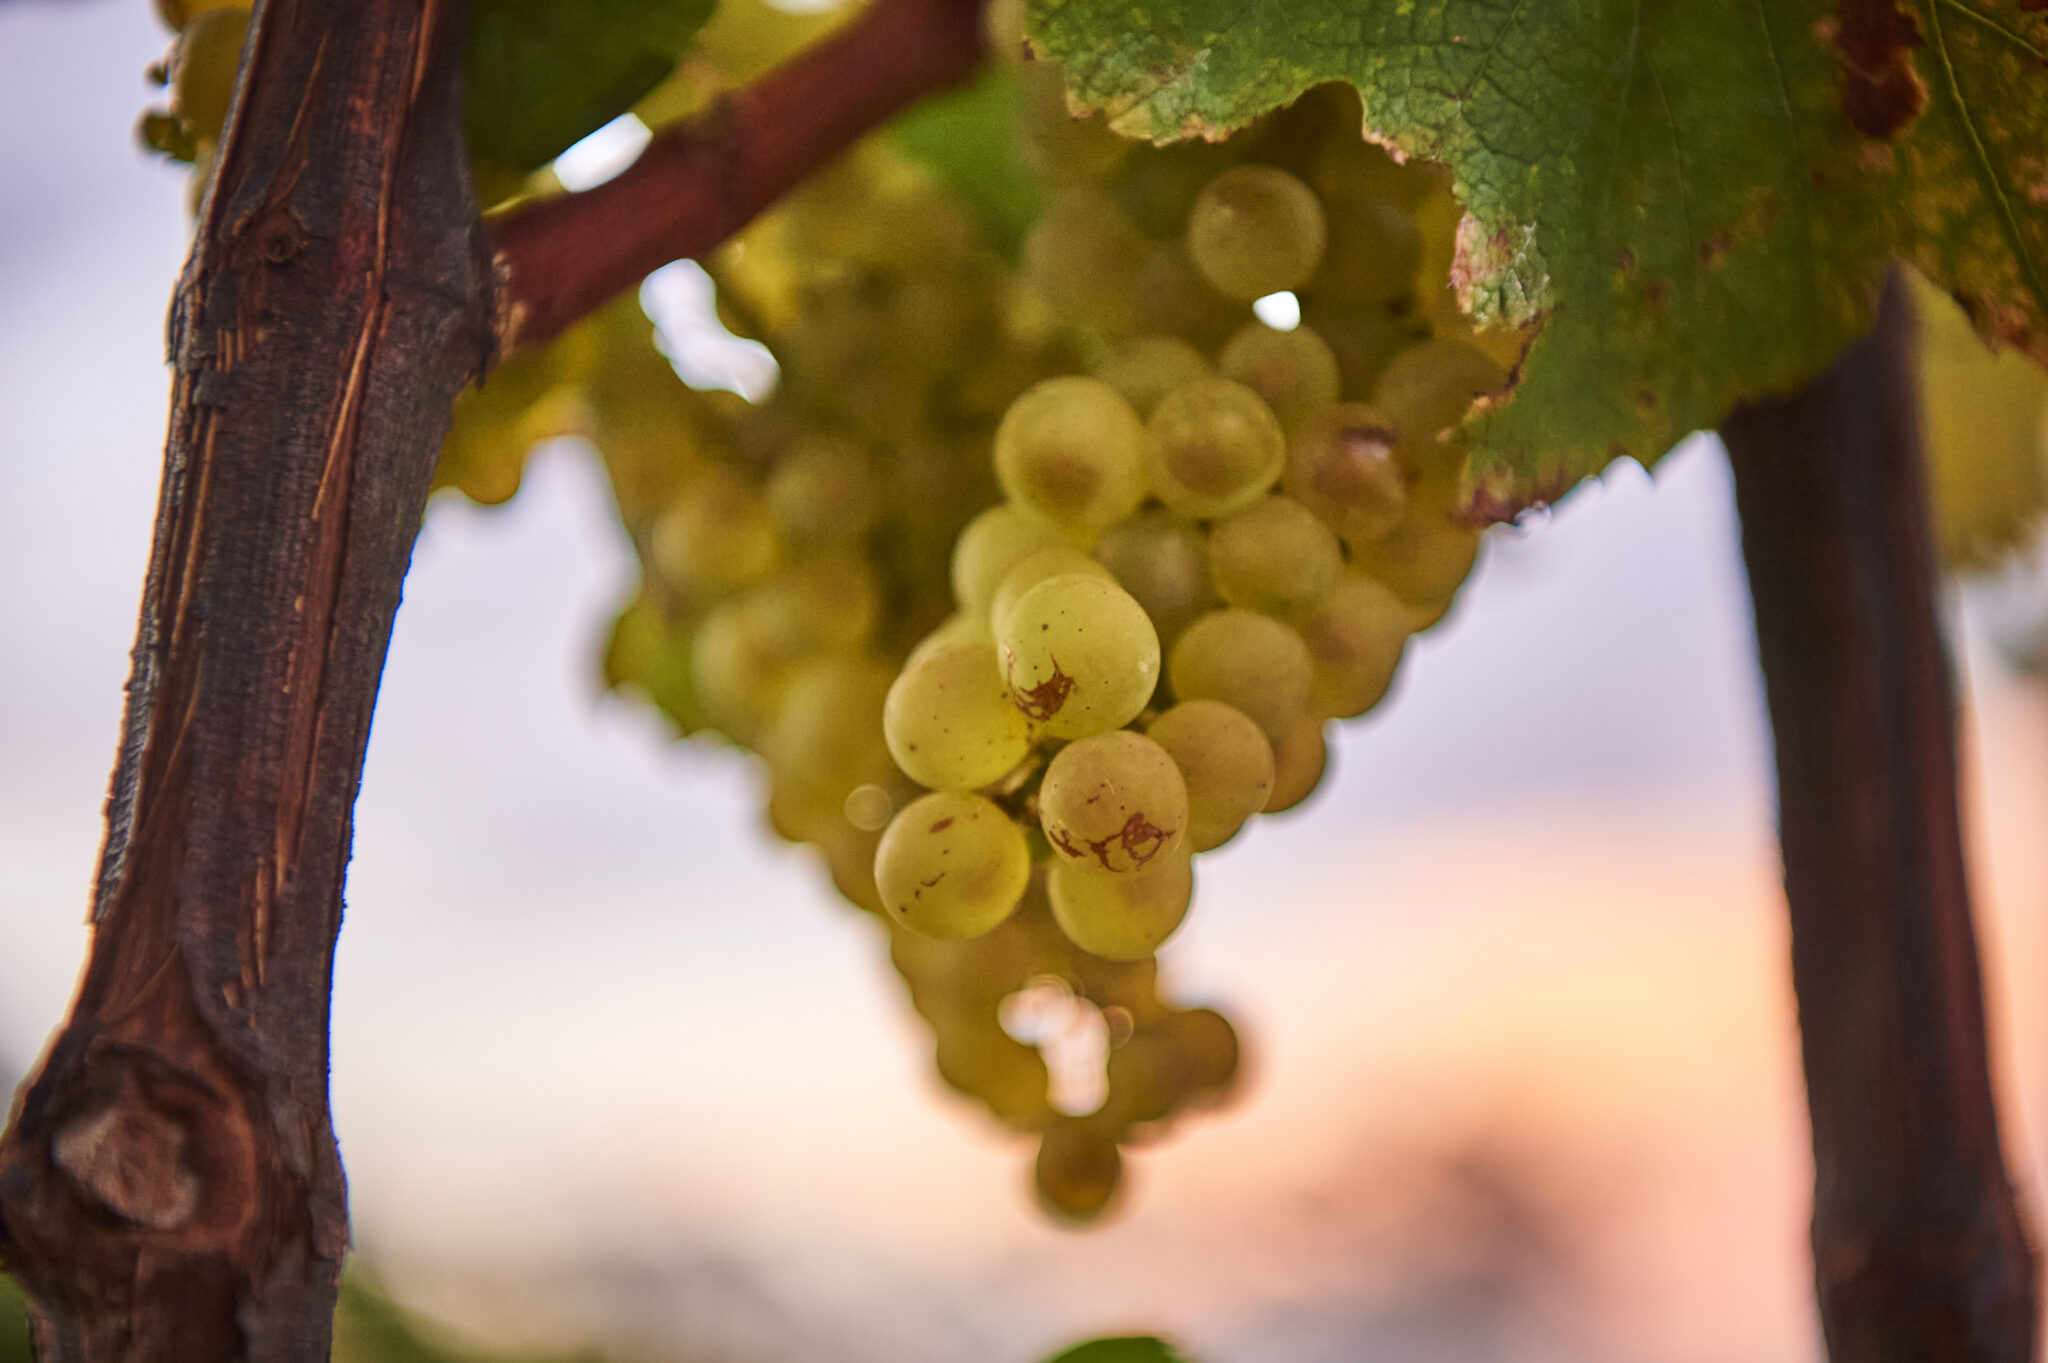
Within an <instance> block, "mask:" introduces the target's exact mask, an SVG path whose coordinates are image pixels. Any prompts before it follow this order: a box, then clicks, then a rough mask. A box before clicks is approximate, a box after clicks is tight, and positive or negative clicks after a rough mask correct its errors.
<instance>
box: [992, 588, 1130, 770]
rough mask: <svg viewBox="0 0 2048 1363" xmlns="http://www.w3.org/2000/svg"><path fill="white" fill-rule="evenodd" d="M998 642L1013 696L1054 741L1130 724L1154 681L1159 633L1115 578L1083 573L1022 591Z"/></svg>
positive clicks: (1005, 678) (1004, 621)
mask: <svg viewBox="0 0 2048 1363" xmlns="http://www.w3.org/2000/svg"><path fill="white" fill-rule="evenodd" d="M996 646H997V648H998V650H999V651H1000V654H1001V657H1002V662H1003V679H1004V680H1005V681H1006V682H1007V683H1008V684H1009V687H1010V698H1011V699H1012V700H1013V701H1014V702H1015V703H1016V706H1017V708H1018V709H1019V710H1022V711H1023V712H1024V714H1025V716H1026V717H1027V718H1029V719H1031V720H1033V721H1035V722H1036V723H1038V724H1039V725H1040V726H1042V727H1043V728H1044V730H1045V732H1046V733H1048V734H1050V735H1052V736H1053V737H1055V738H1085V737H1087V736H1088V735H1090V734H1099V733H1103V732H1105V731H1107V730H1110V729H1116V728H1120V727H1121V726H1123V725H1125V724H1128V723H1130V722H1131V720H1133V719H1135V718H1137V715H1138V712H1139V711H1141V710H1143V709H1144V708H1145V705H1146V703H1147V702H1148V701H1150V700H1151V699H1152V690H1153V688H1154V687H1155V686H1156V685H1158V682H1159V636H1158V635H1157V634H1156V633H1154V632H1153V629H1152V622H1151V620H1149V619H1147V618H1146V615H1145V608H1144V607H1143V606H1141V605H1139V604H1138V603H1137V602H1136V601H1134V600H1132V598H1131V594H1130V593H1129V592H1126V591H1125V590H1124V589H1123V588H1121V587H1119V586H1117V585H1116V583H1114V582H1105V581H1103V580H1102V579H1101V578H1098V577H1091V576H1087V575H1084V574H1081V573H1065V574H1062V575H1060V576H1058V577H1050V578H1047V579H1046V580H1045V581H1043V582H1041V583H1039V584H1038V585H1037V586H1035V587H1033V588H1032V589H1031V590H1030V591H1028V592H1026V593H1024V595H1023V596H1022V597H1020V598H1019V599H1018V601H1017V604H1016V605H1015V606H1014V607H1012V608H1011V610H1010V612H1009V614H1008V615H1007V616H1005V617H1004V619H1003V621H1002V624H1001V625H1000V627H999V628H998V629H997V631H996Z"/></svg>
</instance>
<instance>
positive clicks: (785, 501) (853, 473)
mask: <svg viewBox="0 0 2048 1363" xmlns="http://www.w3.org/2000/svg"><path fill="white" fill-rule="evenodd" d="M768 508H769V510H770V511H771V512H772V513H773V514H774V517H775V523H776V524H777V525H778V526H779V527H780V528H781V530H782V535H783V538H784V539H785V540H787V541H788V542H789V543H790V544H793V545H797V546H799V547H802V548H805V549H818V548H835V547H851V546H857V545H859V544H860V543H861V542H862V540H864V539H865V538H866V536H867V533H868V531H869V529H870V528H872V527H873V525H874V523H875V517H876V514H877V512H878V510H879V508H878V506H877V505H876V499H875V476H874V469H873V467H872V465H871V463H870V461H869V459H868V456H867V453H866V451H864V450H862V449H861V447H860V446H859V445H858V444H857V443H855V442H854V441H852V440H850V439H848V438H846V437H844V436H836V435H814V436H807V437H805V438H802V439H800V440H798V441H797V442H796V444H795V445H793V446H792V447H791V448H790V449H789V450H788V451H787V452H786V453H785V454H784V455H783V456H782V457H781V458H780V459H779V460H778V461H777V462H776V465H775V472H774V473H773V474H772V475H771V476H770V477H769V479H768Z"/></svg>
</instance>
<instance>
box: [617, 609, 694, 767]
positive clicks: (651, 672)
mask: <svg viewBox="0 0 2048 1363" xmlns="http://www.w3.org/2000/svg"><path fill="white" fill-rule="evenodd" d="M695 642H696V640H695V636H694V635H693V634H692V632H691V630H690V628H689V625H688V624H686V623H685V622H682V621H677V620H670V619H668V618H666V617H665V616H664V615H663V613H662V611H661V609H660V607H659V606H658V605H656V603H655V602H654V601H652V600H651V599H650V598H648V597H647V596H646V595H645V594H641V595H637V596H635V597H634V598H633V599H632V600H631V601H630V602H628V603H627V604H626V606H625V608H624V609H622V610H621V611H620V612H619V618H618V619H617V620H616V621H614V622H613V624H612V634H611V638H610V639H609V640H608V641H607V642H606V644H605V650H604V680H605V685H606V686H608V687H612V688H619V687H624V686H635V687H638V688H639V689H640V690H641V691H643V692H644V693H645V694H646V696H647V699H648V700H650V701H652V702H653V703H654V706H655V708H657V709H658V710H660V711H661V712H662V713H663V714H665V715H667V716H668V717H669V719H670V720H671V721H673V722H674V724H675V726H676V728H678V729H680V730H681V731H682V732H683V733H686V734H687V733H694V732H695V731H696V730H698V729H701V728H703V727H704V723H705V714H704V709H703V706H701V705H700V704H699V703H698V701H697V694H696V688H695V686H694V685H693V683H692V681H691V676H690V673H691V654H692V650H693V648H694V645H695Z"/></svg>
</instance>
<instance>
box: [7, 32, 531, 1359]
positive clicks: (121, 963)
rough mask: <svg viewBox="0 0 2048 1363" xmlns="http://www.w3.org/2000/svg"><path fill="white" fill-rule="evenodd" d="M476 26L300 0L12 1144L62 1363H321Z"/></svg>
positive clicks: (473, 301)
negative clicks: (355, 997)
mask: <svg viewBox="0 0 2048 1363" xmlns="http://www.w3.org/2000/svg"><path fill="white" fill-rule="evenodd" d="M461 20H462V7H461V3H460V0H264V2H263V3H261V4H259V5H258V7H257V9H256V11H255V15H254V19H253V29H252V33H251V37H250V40H249V46H248V52H247V56H246V57H245V59H244V66H243V71H242V74H241V77H240V82H239V86H238V93H237V95H236V101H235V109H234V112H233V115H232V118H231V123H230V127H229V130H228V134H227V137H226V139H225V142H224V143H223V146H222V151H221V155H220V159H219V163H218V169H217V171H216V175H215V178H214V180H213V182H212V185H211V187H210V189H209V191H208V194H207V199H206V204H205V207H204V209H203V213H202V219H201V222H200V225H199V231H198V234H197V238H196V240H195V242H194V245H193V250H192V255H191V258H190V260H189V261H188V263H187V265H186V269H185V274H184V277H183V279H182V280H181V282H180V285H179V289H178V294H177V298H176V300H175V303H174V306H173V313H172V330H173V337H172V349H173V357H174V359H175V362H176V380H175V384H174V387H173V392H172V406H171V417H170V433H169V439H168V444H167V448H166V452H165V464H164V481H163V491H162V498H161V501H160V503H159V506H158V510H157V522H156V539H155V547H154V551H153V553H152V555H151V558H150V565H149V576H148V580H147V582H146V583H145V585H144V589H143V601H142V619H141V623H140V626H139V630H138V637H137V641H136V646H135V660H134V674H133V677H132V679H131V680H130V682H129V689H128V709H127V715H126V720H125V732H124V734H123V738H122V744H121V749H120V754H119V759H118V765H117V767H116V769H115V773H114V782H113V789H112V793H111V795H110V796H109V799H108V829H107V841H106V846H105V849H104V851H103V853H102V858H101V867H100V877H99V884H98V889H97V893H96V895H95V899H94V904H93V927H94V933H93V944H92V953H91V957H90V959H89V961H88V963H87V966H86V971H85V975H84V978H83V980H82V982H81V984H80V987H79V993H78V996H77V998H76V1000H75V1001H74V1003H73V1005H72V1011H71V1015H70V1017H69V1019H68V1020H67V1021H66V1023H65V1025H64V1028H63V1030H62V1032H61V1033H60V1034H59V1036H58V1038H57V1040H56V1042H55V1043H54V1044H53V1046H52V1047H51V1049H50V1052H49V1054H48V1056H47V1057H46V1058H45V1060H44V1063H43V1065H42V1067H41V1069H40V1071H39V1073H38V1074H37V1076H36V1078H35V1080H34V1081H33V1083H32V1084H31V1085H30V1087H29V1088H28V1090H27V1091H26V1093H25V1095H24V1096H23V1099H22V1102H21V1105H20V1108H19V1111H18V1113H17V1116H16V1119H15V1121H14V1122H13V1124H12V1125H11V1126H10V1128H9V1129H8V1131H7V1133H6V1135H5V1137H4V1139H0V1258H4V1263H5V1266H6V1267H7V1269H8V1270H9V1271H11V1272H12V1273H14V1274H15V1275H16V1276H17V1277H18V1279H19V1280H20V1282H21V1284H22V1286H23V1287H24V1289H26V1291H27V1293H28V1296H29V1299H30V1306H31V1317H32V1322H33V1328H34V1331H35V1337H36V1342H37V1352H38V1356H39V1357H40V1358H42V1359H44V1360H47V1361H49V1363H58V1361H60V1360H61V1361H62V1363H100V1361H101V1360H106V1361H107V1363H112V1361H113V1360H117V1359H118V1360H121V1361H122V1363H229V1360H238V1361H239V1360H257V1359H260V1360H280V1361H289V1363H299V1361H300V1360H303V1361H304V1363H317V1361H318V1360H324V1359H326V1358H327V1356H328V1352H329V1336H330V1333H331V1330H332V1321H333V1314H334V1304H335V1297H336V1292H337V1290H338V1286H339V1282H340V1277H341V1265H342V1257H343V1254H344V1252H345V1251H346V1249H347V1245H348V1220H347V1210H346V1191H345V1188H344V1186H343V1178H342V1169H341V1160H340V1156H339V1153H338V1151H337V1150H336V1148H335V1140H334V1132H333V1127H332V1124H331V1121H330V1118H329V1114H328V1107H327V1019H328V985H329V979H330V974H331V968H332V964H333V953H334V941H335V933H336V931H337V930H338V929H339V927H340V925H341V892H342V876H343V871H344V868H345V867H346V865H347V862H348V852H349V842H350V836H351V830H352V823H351V810H352V807H353V805H354V801H355V794H356V784H357V781H358V779H359V777H360V775H361V771H362V762H363V751H364V745H365V743H366V741H367V739H368V734H369V725H370V712H371V708H372V706H373V704H374V703H375V699H376V694H377V682H378V676H379V674H380V672H381V671H382V669H383V665H384V652H385V645H386V643H387V642H388V640H389V637H390V630H391V621H392V616H393V614H394V612H395V611H396V610H397V607H398V595H399V584H400V582H401V580H402V579H403V577H404V575H405V569H406V564H407V561H408V559H409V557H410V555H411V552H412V542H413V537H414V534H415V532H416V531H417V529H418V526H419V519H420V515H421V512H422V510H423V508H424V505H425V502H426V495H427V485H428V480H429V477H430V476H431V474H432V471H433V467H434V460H435V454H436V451H437V450H438V448H439V446H440V443H441V440H442V437H443V435H444V434H445V433H446V431H447V426H448V419H449V411H450V408H451V406H452V404H453V402H454V399H455V395H456V393H457V392H458V391H460V389H461V388H462V386H463V384H464V383H465V382H466V381H467V380H468V379H469V378H470V377H471V375H472V374H474V373H475V372H476V371H477V370H478V369H479V367H480V365H481V363H482V361H483V359H484V357H485V354H486V353H487V351H488V349H489V345H490V340H491V335H490V332H491V319H492V317H493V315H494V309H493V306H492V298H491V293H490V285H489V278H490V275H489V262H488V258H487V250H486V243H485V241H484V239H483V234H482V231H481V225H480V223H479V221H478V218H477V211H476V206H475V203H474V201H473V198H472V196H471V194H470V190H469V182H468V175H467V173H466V170H465V165H464V152H463V145H462V135H461V128H462V123H461V111H460V108H459V106H458V102H457V72H458V70H459V67H460V56H461V36H462V25H461Z"/></svg>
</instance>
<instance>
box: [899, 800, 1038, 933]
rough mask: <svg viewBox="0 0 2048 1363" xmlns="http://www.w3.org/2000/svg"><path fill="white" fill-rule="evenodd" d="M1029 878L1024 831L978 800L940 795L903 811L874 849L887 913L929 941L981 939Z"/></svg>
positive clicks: (1007, 911) (1012, 906)
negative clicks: (934, 938) (942, 938)
mask: <svg viewBox="0 0 2048 1363" xmlns="http://www.w3.org/2000/svg"><path fill="white" fill-rule="evenodd" d="M1030 879H1031V852H1030V849H1029V848H1028V847H1027V846H1026V845H1025V842H1024V834H1023V831H1022V830H1020V829H1019V828H1018V827H1017V825H1016V824H1014V823H1012V822H1010V817H1009V816H1008V815H1007V814H1005V813H1003V811H1002V810H1000V809H998V808H997V807H996V806H995V805H993V804H991V803H990V802H989V801H987V800H984V799H982V798H981V797H980V796H979V795H968V794H963V793H960V792H957V791H935V792H933V793H932V794H930V795H926V796H924V797H923V798H921V799H918V800H916V801H913V802H912V803H911V804H910V805H908V806H907V807H905V808H904V810H903V811H902V812H901V813H899V814H898V815H897V816H896V817H895V818H894V819H893V820H891V821H890V824H889V827H888V829H887V830H886V831H885V832H884V833H883V834H882V841H881V844H880V846H879V847H877V848H876V850H875V886H876V888H877V889H878V890H880V891H881V895H882V902H883V903H884V904H885V905H887V906H888V909H889V914H890V916H891V917H892V918H894V919H895V920H896V921H898V922H901V923H903V924H904V925H905V926H907V927H911V928H915V929H916V930H917V931H919V932H922V933H924V934H926V935H927V936H930V937H951V938H967V937H979V936H980V935H981V934H982V933H984V932H987V931H988V930H989V929H990V928H992V927H994V926H995V925H996V924H998V923H1000V922H1002V921H1003V920H1004V919H1005V918H1007V917H1009V916H1010V911H1011V910H1012V909H1015V908H1016V907H1017V901H1018V900H1020V899H1022V898H1023V897H1024V887H1025V885H1026V883H1027V882H1028V881H1029V880H1030Z"/></svg>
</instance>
